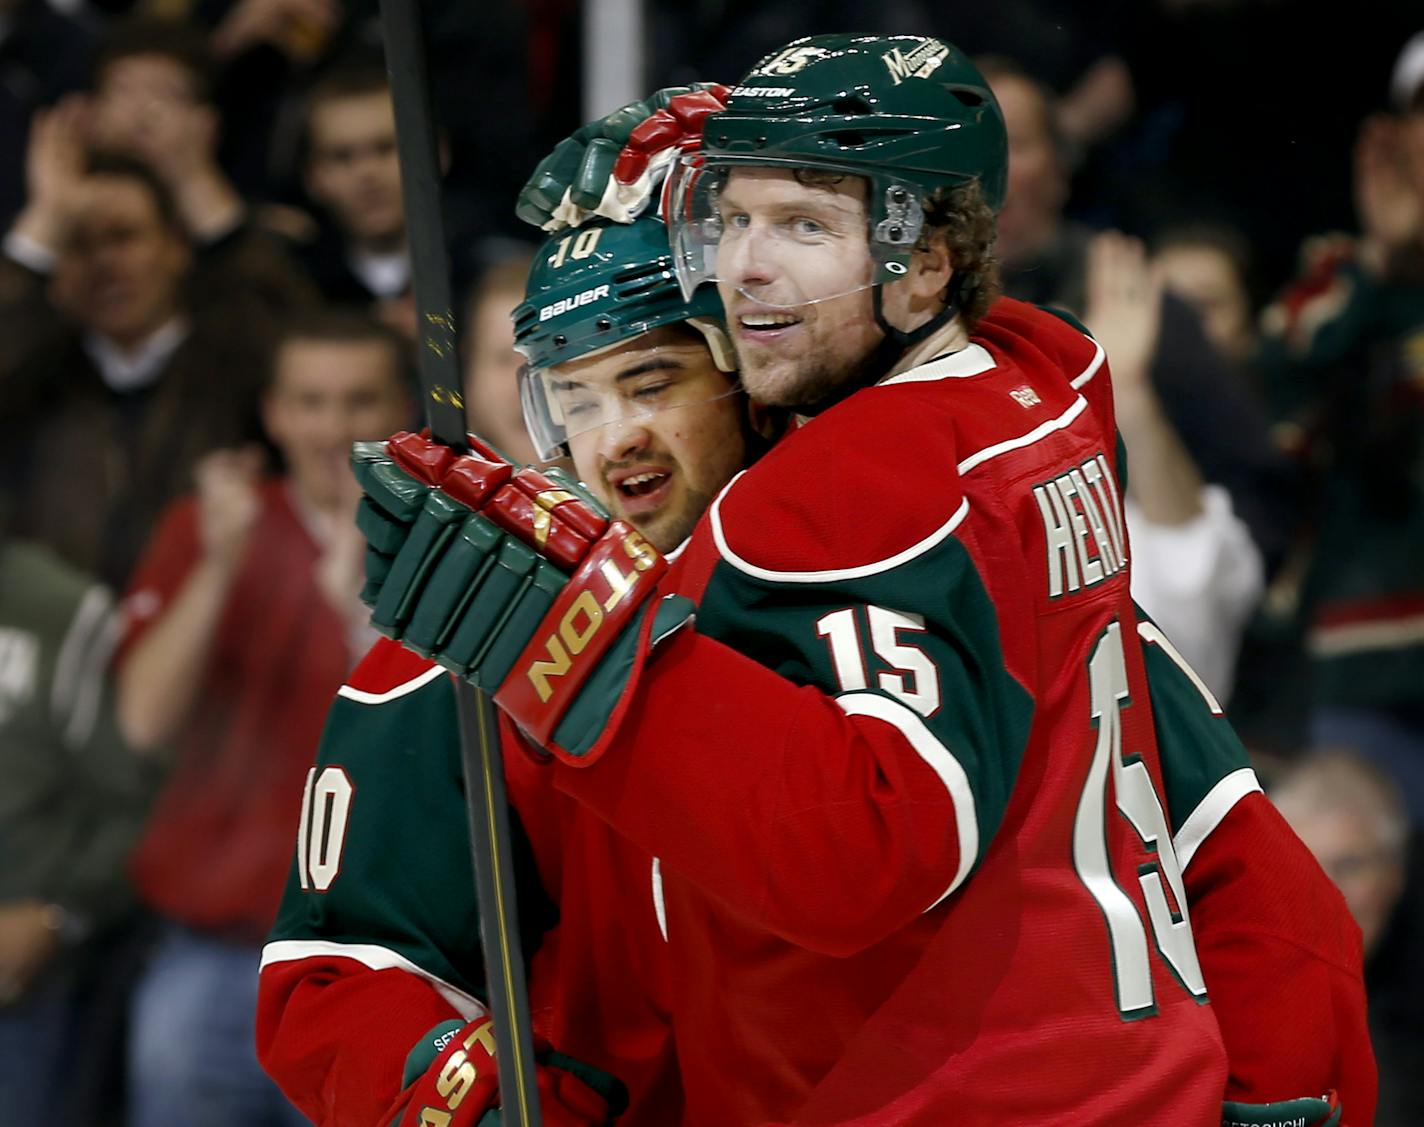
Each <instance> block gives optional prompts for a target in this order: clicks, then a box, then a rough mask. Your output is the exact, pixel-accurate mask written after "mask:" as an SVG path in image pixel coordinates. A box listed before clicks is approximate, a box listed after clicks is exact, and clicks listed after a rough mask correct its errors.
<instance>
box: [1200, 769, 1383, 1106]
mask: <svg viewBox="0 0 1424 1127" xmlns="http://www.w3.org/2000/svg"><path fill="white" fill-rule="evenodd" d="M1183 879H1184V881H1185V883H1186V888H1187V899H1188V903H1190V905H1191V912H1192V922H1193V929H1194V932H1195V935H1196V941H1197V952H1198V955H1199V957H1200V959H1201V966H1202V973H1203V975H1204V976H1205V978H1206V983H1207V989H1208V990H1209V991H1210V994H1211V1000H1212V1008H1213V1009H1215V1010H1216V1014H1217V1022H1218V1024H1219V1025H1220V1027H1221V1035H1222V1040H1223V1041H1224V1042H1225V1044H1226V1051H1227V1061H1228V1065H1229V1070H1230V1071H1229V1074H1228V1080H1227V1091H1226V1097H1227V1099H1232V1100H1244V1101H1247V1102H1254V1103H1262V1102H1269V1101H1274V1100H1279V1099H1286V1098H1293V1097H1294V1096H1298V1095H1302V1094H1305V1095H1314V1094H1317V1093H1320V1092H1324V1091H1327V1090H1328V1089H1331V1088H1333V1089H1335V1090H1336V1091H1337V1092H1338V1093H1339V1095H1340V1100H1341V1104H1342V1106H1343V1107H1344V1109H1345V1121H1346V1122H1348V1123H1372V1122H1373V1121H1374V1114H1375V1102H1376V1099H1377V1094H1378V1076H1377V1072H1376V1067H1375V1060H1374V1053H1373V1051H1372V1049H1371V1047H1370V1034H1369V1026H1368V1023H1367V1020H1366V1008H1365V986H1364V979H1363V972H1362V962H1363V955H1362V951H1361V940H1360V931H1359V928H1358V927H1356V926H1355V922H1354V920H1352V919H1351V918H1350V915H1349V911H1348V909H1347V908H1346V906H1345V902H1344V900H1343V898H1342V897H1341V896H1340V894H1339V892H1338V891H1337V890H1336V889H1335V887H1334V885H1332V884H1331V883H1330V881H1329V879H1328V878H1327V877H1326V876H1325V874H1324V873H1323V872H1322V871H1321V869H1320V866H1319V865H1318V864H1317V863H1316V861H1315V858H1313V857H1312V856H1311V855H1310V852H1309V851H1308V850H1307V849H1306V847H1305V845H1304V844H1303V843H1302V842H1301V841H1300V839H1299V838H1298V837H1296V835H1295V833H1294V832H1293V831H1292V830H1291V828H1290V827H1289V826H1288V825H1287V824H1286V822H1285V820H1284V819H1283V818H1282V817H1281V816H1280V814H1279V813H1278V812H1277V811H1276V809H1275V807H1273V806H1272V805H1271V803H1270V801H1269V800H1268V799H1267V798H1266V797H1265V796H1264V795H1262V794H1260V793H1251V794H1248V795H1246V796H1245V797H1243V798H1242V799H1241V800H1240V801H1239V802H1237V803H1236V804H1235V805H1234V806H1233V807H1232V808H1231V810H1230V812H1229V813H1228V814H1227V815H1226V816H1225V817H1224V818H1223V819H1222V821H1221V823H1220V825H1219V826H1218V827H1217V828H1216V830H1215V831H1214V832H1213V833H1212V834H1211V835H1210V836H1209V837H1208V838H1206V840H1205V841H1203V843H1202V845H1201V847H1200V848H1199V849H1198V850H1197V851H1196V852H1195V854H1194V855H1193V857H1192V860H1191V863H1190V865H1188V866H1187V868H1186V870H1185V871H1184V873H1183ZM1263 968H1269V969H1268V973H1263Z"/></svg>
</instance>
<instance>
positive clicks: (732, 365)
mask: <svg viewBox="0 0 1424 1127" xmlns="http://www.w3.org/2000/svg"><path fill="white" fill-rule="evenodd" d="M687 323H688V324H689V325H691V326H692V327H693V328H694V329H696V330H697V331H698V332H699V333H701V334H702V339H703V340H705V341H706V342H707V351H708V352H710V353H711V354H712V363H714V364H716V365H717V367H718V369H719V370H720V371H723V372H735V371H736V370H737V354H736V352H735V351H733V349H732V338H731V337H729V336H728V335H727V329H726V326H725V325H723V324H722V322H721V321H718V320H715V319H713V318H711V317H689V318H688V319H687Z"/></svg>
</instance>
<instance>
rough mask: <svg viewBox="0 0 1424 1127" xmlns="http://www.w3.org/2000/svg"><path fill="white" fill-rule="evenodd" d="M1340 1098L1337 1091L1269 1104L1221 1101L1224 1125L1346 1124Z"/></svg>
mask: <svg viewBox="0 0 1424 1127" xmlns="http://www.w3.org/2000/svg"><path fill="white" fill-rule="evenodd" d="M1340 1115H1341V1108H1340V1100H1339V1098H1338V1097H1337V1096H1336V1095H1335V1093H1334V1092H1326V1093H1325V1095H1323V1096H1321V1097H1319V1098H1318V1099H1317V1098H1314V1097H1306V1098H1302V1099H1296V1100H1279V1101H1277V1102H1276V1103H1269V1104H1243V1103H1233V1102H1232V1101H1230V1100H1228V1101H1226V1102H1225V1103H1223V1104H1222V1105H1221V1127H1344V1125H1343V1124H1342V1122H1341V1119H1340Z"/></svg>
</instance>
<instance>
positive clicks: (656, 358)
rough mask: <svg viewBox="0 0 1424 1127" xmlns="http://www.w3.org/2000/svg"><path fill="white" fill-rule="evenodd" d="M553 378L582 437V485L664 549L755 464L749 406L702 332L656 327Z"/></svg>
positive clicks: (576, 455) (575, 443) (563, 367)
mask: <svg viewBox="0 0 1424 1127" xmlns="http://www.w3.org/2000/svg"><path fill="white" fill-rule="evenodd" d="M550 376H551V384H552V386H553V387H554V388H555V389H556V394H557V395H558V397H559V400H560V403H561V405H562V407H563V410H564V411H565V413H566V415H567V417H568V421H569V426H570V430H571V432H573V431H576V430H577V431H578V432H577V433H572V434H571V437H570V439H569V448H570V452H571V453H572V455H573V460H574V468H575V469H576V470H577V471H578V475H579V477H580V478H581V479H582V480H583V481H585V482H586V483H587V484H588V485H589V487H590V488H591V489H593V491H594V493H596V494H597V495H598V498H599V500H601V501H602V502H603V503H604V504H605V505H606V506H607V507H608V509H609V511H611V512H612V513H613V515H614V516H615V517H617V518H619V519H622V520H626V521H628V522H629V523H630V524H632V525H633V526H634V527H636V528H637V529H638V530H639V531H640V532H642V533H643V534H644V535H645V536H647V538H648V539H649V540H651V541H652V542H653V544H654V545H655V546H656V547H657V548H658V550H659V551H663V552H667V551H671V550H672V549H673V548H676V547H677V546H678V545H679V544H681V543H682V541H683V540H685V539H687V537H688V535H690V534H691V532H692V529H693V526H694V525H696V524H697V521H698V518H700V517H701V516H702V513H703V511H704V510H705V509H706V508H707V506H708V505H709V504H710V503H711V501H712V498H713V497H714V496H716V494H717V492H718V490H720V489H721V488H722V486H723V485H725V484H726V483H727V482H728V481H729V480H731V478H732V475H733V474H735V473H736V472H737V471H738V470H740V469H741V468H742V466H743V464H744V462H745V461H746V457H747V446H746V432H745V429H744V425H743V420H744V417H745V412H746V401H745V398H744V397H743V396H742V395H740V394H737V393H735V392H734V384H733V382H732V377H731V376H729V375H727V373H725V372H723V371H721V370H720V369H718V367H717V366H716V365H715V364H714V363H713V362H712V357H711V355H710V354H709V353H708V351H707V347H706V346H705V345H704V344H703V343H702V342H701V339H700V338H699V337H698V336H697V335H696V333H695V331H694V330H691V329H685V328H676V327H671V328H662V329H655V330H653V331H652V332H649V333H644V334H643V335H641V336H638V337H634V338H632V339H631V340H629V341H627V342H626V343H624V344H621V345H618V346H617V347H616V348H612V349H609V350H608V351H606V352H601V353H598V354H596V355H594V356H591V357H587V358H585V359H582V360H575V361H571V362H569V363H567V364H560V365H558V366H557V367H556V368H554V369H552V370H551V372H550ZM729 393H731V394H729ZM595 413H596V414H595ZM595 419H596V422H595ZM589 423H594V425H588V424H589ZM580 428H583V429H580Z"/></svg>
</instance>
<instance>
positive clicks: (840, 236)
mask: <svg viewBox="0 0 1424 1127" xmlns="http://www.w3.org/2000/svg"><path fill="white" fill-rule="evenodd" d="M865 200H866V185H865V181H863V180H862V179H860V178H859V177H855V176H846V177H844V178H842V179H840V180H838V181H827V182H825V183H816V184H814V185H813V184H807V183H802V182H801V180H798V179H797V178H796V176H795V175H794V174H793V173H792V172H791V171H790V170H788V169H780V168H738V169H734V170H733V171H732V173H731V175H730V176H729V177H728V180H727V184H726V186H725V187H724V188H723V189H722V191H721V192H720V193H719V197H718V201H717V203H718V212H719V216H720V218H721V220H722V236H721V239H720V240H719V242H718V245H717V272H718V282H717V286H718V290H719V292H720V293H721V296H722V301H723V304H724V305H725V306H726V310H727V323H728V328H729V329H730V330H731V334H732V341H733V344H734V345H735V346H736V350H737V359H738V362H739V364H740V367H741V372H742V381H743V383H744V384H745V386H746V388H747V392H748V394H750V395H751V396H752V398H753V399H756V400H757V401H758V402H761V403H766V404H769V405H772V406H778V407H801V406H807V405H809V404H812V403H815V402H817V401H819V400H821V399H824V398H825V397H826V396H827V395H828V394H829V393H830V392H832V391H834V390H835V389H836V388H837V387H839V386H841V385H842V384H843V383H845V382H846V381H848V380H850V379H852V378H854V377H855V376H856V375H857V374H858V373H859V371H860V368H861V366H862V365H863V364H864V362H865V360H866V358H867V357H868V356H869V355H870V354H871V352H872V351H873V350H874V348H875V346H876V345H877V344H878V343H879V342H880V340H881V339H882V333H881V331H880V329H879V327H878V326H877V325H876V323H875V316H874V311H873V307H872V304H871V296H870V288H869V287H870V284H871V282H872V280H873V278H874V274H875V264H874V262H873V260H872V259H871V256H870V244H869V241H868V238H867V234H866V210H865Z"/></svg>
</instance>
